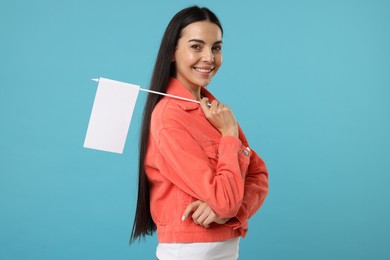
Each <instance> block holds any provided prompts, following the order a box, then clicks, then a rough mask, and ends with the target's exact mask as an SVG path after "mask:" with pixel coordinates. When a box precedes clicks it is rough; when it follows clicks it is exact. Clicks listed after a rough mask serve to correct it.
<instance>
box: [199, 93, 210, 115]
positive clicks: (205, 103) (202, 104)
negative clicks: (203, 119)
mask: <svg viewBox="0 0 390 260" xmlns="http://www.w3.org/2000/svg"><path fill="white" fill-rule="evenodd" d="M209 104H210V101H209V99H208V98H206V97H205V98H202V100H201V101H200V107H201V108H202V110H203V113H205V115H207V114H208V113H209V111H210V105H209Z"/></svg>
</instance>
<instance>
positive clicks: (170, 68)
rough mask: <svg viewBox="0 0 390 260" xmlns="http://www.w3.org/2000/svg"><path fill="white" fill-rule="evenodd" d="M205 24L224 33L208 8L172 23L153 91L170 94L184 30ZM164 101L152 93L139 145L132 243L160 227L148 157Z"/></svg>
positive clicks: (190, 11)
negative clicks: (154, 114)
mask: <svg viewBox="0 0 390 260" xmlns="http://www.w3.org/2000/svg"><path fill="white" fill-rule="evenodd" d="M201 21H209V22H211V23H214V24H216V25H218V27H219V28H220V29H221V32H223V30H222V25H221V23H220V22H219V20H218V18H217V16H216V15H215V14H214V13H213V12H211V11H210V10H209V9H207V8H205V7H202V8H201V7H198V6H191V7H188V8H185V9H183V10H181V11H179V12H178V13H177V14H176V15H175V16H174V17H173V18H172V20H171V21H170V22H169V24H168V26H167V28H166V30H165V33H164V35H163V37H162V40H161V44H160V49H159V51H158V54H157V58H156V63H155V65H154V69H153V74H152V77H151V81H150V86H149V89H150V90H154V91H159V92H163V93H166V89H167V85H168V83H169V80H170V78H171V77H175V76H176V64H175V62H174V61H172V58H173V57H174V54H175V50H176V47H177V43H178V41H179V39H180V37H181V35H182V30H183V28H184V27H186V26H187V25H189V24H192V23H194V22H201ZM160 99H161V95H156V94H151V93H149V95H148V97H147V100H146V103H145V108H144V112H143V119H142V126H141V134H140V143H139V162H138V163H139V164H138V199H137V208H136V212H135V217H134V223H133V228H132V231H131V236H130V243H133V242H134V241H135V240H137V238H138V239H140V238H141V237H145V236H146V235H152V234H153V233H154V232H155V231H156V224H155V223H154V222H153V219H152V216H151V213H150V201H149V183H148V179H147V176H146V173H145V156H146V150H147V147H148V142H149V134H150V120H151V116H152V112H153V109H154V107H155V106H156V104H157V103H158V102H159V101H160Z"/></svg>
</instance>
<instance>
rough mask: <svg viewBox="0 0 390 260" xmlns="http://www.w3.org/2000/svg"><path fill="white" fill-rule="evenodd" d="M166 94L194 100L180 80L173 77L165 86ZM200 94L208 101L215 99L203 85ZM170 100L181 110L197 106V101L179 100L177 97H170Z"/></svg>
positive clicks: (192, 108)
mask: <svg viewBox="0 0 390 260" xmlns="http://www.w3.org/2000/svg"><path fill="white" fill-rule="evenodd" d="M167 94H170V95H175V96H179V97H183V98H188V99H192V100H194V97H193V96H192V94H191V92H190V91H189V90H188V89H187V88H186V87H184V86H183V84H181V82H180V81H178V80H177V79H175V78H171V79H170V81H169V83H168V87H167ZM201 94H202V96H204V97H207V98H208V99H209V100H210V102H212V101H213V100H215V97H214V96H213V95H212V94H211V93H210V92H209V91H208V90H207V89H205V88H204V87H202V89H201ZM172 101H173V102H175V103H176V104H177V105H178V106H179V107H181V108H182V109H183V110H194V109H197V108H199V104H198V103H194V102H190V101H186V100H181V99H177V98H172Z"/></svg>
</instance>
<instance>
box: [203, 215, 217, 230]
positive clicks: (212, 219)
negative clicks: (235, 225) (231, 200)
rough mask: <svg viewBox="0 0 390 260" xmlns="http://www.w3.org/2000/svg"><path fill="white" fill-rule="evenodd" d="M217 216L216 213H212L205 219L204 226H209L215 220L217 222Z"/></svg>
mask: <svg viewBox="0 0 390 260" xmlns="http://www.w3.org/2000/svg"><path fill="white" fill-rule="evenodd" d="M215 217H216V215H215V214H214V215H213V214H210V215H209V216H208V217H207V218H206V219H205V220H204V221H203V226H204V227H205V228H209V227H210V224H211V223H213V222H215V220H216V219H215Z"/></svg>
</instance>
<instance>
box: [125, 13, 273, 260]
mask: <svg viewBox="0 0 390 260" xmlns="http://www.w3.org/2000/svg"><path fill="white" fill-rule="evenodd" d="M222 33H223V30H222V26H221V24H220V22H219V20H218V18H217V17H216V16H215V15H214V14H213V13H212V12H211V11H210V10H208V9H207V8H199V7H197V6H193V7H189V8H186V9H184V10H182V11H180V12H179V13H177V14H176V15H175V16H174V17H173V18H172V20H171V22H170V23H169V25H168V27H167V29H166V31H165V34H164V36H163V39H162V42H161V46H160V50H159V53H158V56H157V61H156V64H155V67H154V71H153V75H152V80H151V83H150V89H151V90H154V91H160V92H164V93H169V94H172V95H176V96H181V97H185V98H189V99H193V100H197V101H199V102H200V104H198V103H193V102H188V101H184V100H179V99H175V98H171V97H162V96H160V95H154V94H150V95H149V96H148V99H147V102H146V105H145V110H144V117H143V125H142V133H141V140H140V141H141V143H140V159H139V186H138V202H137V210H136V214H135V220H134V226H133V229H132V235H131V242H133V241H134V240H136V239H137V238H140V237H141V236H145V235H151V234H153V232H154V231H156V230H157V234H158V241H159V244H158V247H157V252H156V254H157V258H158V259H160V260H163V259H169V260H172V259H237V258H238V247H239V237H240V236H241V237H245V235H246V232H247V228H248V222H247V221H248V219H249V218H250V217H251V216H253V214H254V213H255V212H256V211H257V210H258V209H259V208H260V206H261V205H262V203H263V201H264V199H265V197H266V195H267V192H268V173H267V170H266V167H265V164H264V162H263V161H262V160H261V158H260V157H259V156H258V155H257V154H256V153H255V152H254V151H253V150H251V149H250V148H249V147H248V142H247V140H246V138H245V136H244V134H243V132H242V130H241V129H240V127H239V126H238V124H237V122H236V120H235V118H234V115H233V112H232V111H231V110H230V109H229V108H228V107H227V106H226V105H224V104H222V103H220V102H218V101H217V100H216V99H215V98H214V97H213V96H212V95H211V94H210V93H209V92H208V91H207V90H206V89H205V88H204V87H206V86H207V85H208V84H209V83H210V81H211V80H212V78H213V76H214V75H215V74H216V73H217V71H218V69H219V67H220V66H221V64H222Z"/></svg>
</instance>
